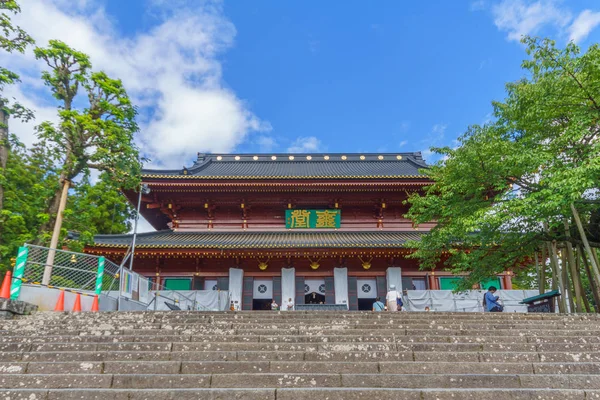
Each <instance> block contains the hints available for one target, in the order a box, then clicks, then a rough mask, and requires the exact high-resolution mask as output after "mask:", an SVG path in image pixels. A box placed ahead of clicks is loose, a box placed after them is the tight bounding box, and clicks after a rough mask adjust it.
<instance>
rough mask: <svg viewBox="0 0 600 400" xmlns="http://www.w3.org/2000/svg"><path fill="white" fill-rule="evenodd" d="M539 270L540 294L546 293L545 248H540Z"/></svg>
mask: <svg viewBox="0 0 600 400" xmlns="http://www.w3.org/2000/svg"><path fill="white" fill-rule="evenodd" d="M541 267H542V268H541V269H540V294H543V293H546V248H545V246H542V265H541Z"/></svg>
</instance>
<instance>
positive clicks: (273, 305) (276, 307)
mask: <svg viewBox="0 0 600 400" xmlns="http://www.w3.org/2000/svg"><path fill="white" fill-rule="evenodd" d="M271 310H272V311H277V310H279V305H278V304H277V303H276V302H275V299H273V301H271Z"/></svg>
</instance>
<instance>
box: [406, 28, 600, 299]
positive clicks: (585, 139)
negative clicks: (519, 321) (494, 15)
mask: <svg viewBox="0 0 600 400" xmlns="http://www.w3.org/2000/svg"><path fill="white" fill-rule="evenodd" d="M523 42H524V43H525V44H526V45H527V53H528V54H529V55H530V59H528V60H526V61H524V62H523V64H522V66H523V68H524V69H525V71H526V77H524V78H523V79H521V80H519V81H517V82H513V83H509V84H507V85H506V90H507V97H506V99H505V100H504V101H502V102H495V103H493V105H494V115H495V117H496V120H495V121H494V122H493V123H490V124H487V125H485V126H472V127H470V128H469V130H468V131H467V132H466V133H465V134H464V135H463V136H461V137H460V138H459V146H458V148H455V149H452V148H449V147H445V148H437V149H434V150H435V151H436V152H438V153H439V154H441V155H443V161H441V162H439V163H437V164H436V165H434V166H432V168H431V169H429V170H427V171H426V173H427V174H428V175H429V176H430V177H431V179H432V180H433V184H432V185H431V186H430V187H428V188H427V189H426V191H425V194H424V195H423V196H419V195H413V196H411V197H410V198H409V200H408V202H409V203H410V204H411V208H410V211H409V213H408V217H409V218H411V219H412V220H413V221H414V222H415V223H416V224H421V223H425V222H428V221H437V223H438V224H437V226H436V227H435V228H434V229H433V230H432V231H431V233H430V234H429V235H425V236H424V237H423V239H422V240H421V241H419V242H415V243H413V244H412V245H413V246H415V247H416V249H417V251H416V253H415V254H414V256H415V257H417V258H420V259H421V262H422V265H423V266H424V268H434V267H435V266H436V265H438V263H440V262H443V263H444V264H445V265H446V266H447V267H449V268H451V269H452V270H453V271H454V272H456V273H469V278H468V279H466V280H465V281H464V282H463V283H464V286H463V288H467V287H469V286H470V285H471V284H473V283H476V282H479V281H481V280H482V279H485V278H486V277H489V276H491V275H493V274H495V273H499V272H502V271H504V270H506V269H511V268H519V267H524V266H529V265H533V262H532V258H533V256H534V254H536V252H539V250H540V249H541V248H542V247H544V248H550V250H549V252H548V254H554V255H556V254H555V253H556V251H555V249H554V252H551V250H552V244H554V247H556V246H557V244H558V245H560V246H564V248H565V251H567V246H566V243H570V244H572V245H578V244H581V243H582V240H583V237H582V235H580V234H579V232H578V230H576V229H574V228H573V227H572V225H573V223H572V222H573V221H572V217H573V212H572V209H571V205H575V212H576V213H578V214H579V213H581V215H582V216H583V217H584V218H583V219H584V222H585V230H586V232H587V234H586V236H588V239H590V240H591V241H592V242H593V244H594V245H596V246H598V245H599V243H600V238H598V237H597V236H594V235H595V234H594V232H598V231H599V229H598V226H597V221H598V220H599V217H600V215H599V214H598V213H599V212H600V209H599V203H598V201H597V199H596V198H595V197H594V193H598V190H599V189H600V140H599V139H600V137H599V134H600V125H599V121H600V107H599V104H600V48H599V47H598V45H593V46H591V47H590V48H589V49H588V50H587V51H586V52H585V53H584V54H581V53H580V49H579V48H578V47H577V46H576V45H574V44H572V43H570V44H568V45H567V46H566V48H565V49H558V48H556V46H555V44H554V42H552V41H551V40H541V39H537V38H529V37H526V38H524V39H523ZM594 221H596V222H594ZM565 223H566V224H567V227H568V229H567V231H565ZM567 233H568V234H567ZM548 246H550V247H548ZM587 257H588V258H589V259H590V261H591V258H593V257H592V256H591V255H588V256H587ZM544 261H545V260H544ZM544 265H545V263H544ZM562 265H563V268H562V269H561V271H564V269H565V268H566V264H564V263H563V264H562ZM559 275H560V274H559ZM567 276H568V274H567ZM558 278H560V277H558ZM559 280H560V279H559ZM566 285H567V286H568V282H566Z"/></svg>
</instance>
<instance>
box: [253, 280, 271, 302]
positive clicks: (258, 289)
mask: <svg viewBox="0 0 600 400" xmlns="http://www.w3.org/2000/svg"><path fill="white" fill-rule="evenodd" d="M253 284H254V288H253V289H254V290H253V293H252V309H253V310H270V309H271V301H273V279H255V280H254V282H253Z"/></svg>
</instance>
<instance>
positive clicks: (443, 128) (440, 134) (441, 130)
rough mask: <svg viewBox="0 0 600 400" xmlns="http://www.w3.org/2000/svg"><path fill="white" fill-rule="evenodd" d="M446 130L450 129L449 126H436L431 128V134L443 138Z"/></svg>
mask: <svg viewBox="0 0 600 400" xmlns="http://www.w3.org/2000/svg"><path fill="white" fill-rule="evenodd" d="M446 128H448V125H447V124H435V125H433V127H432V128H431V132H433V133H434V134H435V135H436V136H438V137H440V138H442V137H444V134H445V133H446Z"/></svg>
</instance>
